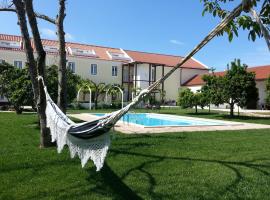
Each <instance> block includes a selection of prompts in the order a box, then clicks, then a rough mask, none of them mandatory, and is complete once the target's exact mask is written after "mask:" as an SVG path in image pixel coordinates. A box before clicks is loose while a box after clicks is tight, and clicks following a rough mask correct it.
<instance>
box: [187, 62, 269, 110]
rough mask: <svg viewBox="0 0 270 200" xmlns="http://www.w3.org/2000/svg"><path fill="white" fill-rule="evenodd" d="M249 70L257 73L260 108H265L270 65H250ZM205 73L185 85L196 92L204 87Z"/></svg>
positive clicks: (223, 73) (221, 74) (222, 73)
mask: <svg viewBox="0 0 270 200" xmlns="http://www.w3.org/2000/svg"><path fill="white" fill-rule="evenodd" d="M247 71H249V72H254V73H255V81H256V87H257V88H258V92H259V100H258V106H257V107H258V108H259V109H261V108H264V107H265V106H264V105H265V98H266V80H267V79H268V78H269V76H270V65H265V66H256V67H249V68H248V69H247ZM225 73H226V72H215V75H216V76H224V75H225ZM202 76H203V74H200V75H195V76H194V77H192V78H191V79H190V80H188V81H186V82H185V83H184V84H183V86H184V87H187V88H190V89H191V90H192V91H193V92H196V91H198V90H200V89H201V88H202V86H203V85H204V81H203V80H202Z"/></svg>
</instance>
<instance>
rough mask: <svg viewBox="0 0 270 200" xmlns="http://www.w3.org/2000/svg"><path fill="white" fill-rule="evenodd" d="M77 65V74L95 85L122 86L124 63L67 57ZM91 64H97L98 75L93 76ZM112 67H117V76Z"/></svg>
mask: <svg viewBox="0 0 270 200" xmlns="http://www.w3.org/2000/svg"><path fill="white" fill-rule="evenodd" d="M49 60H50V59H49ZM67 60H68V62H74V63H75V73H76V74H78V75H79V76H81V77H82V78H83V79H90V80H92V81H93V82H95V83H105V84H120V85H121V84H122V63H120V62H114V61H105V60H97V59H88V58H78V57H67ZM91 64H97V74H96V75H91ZM112 66H117V76H112Z"/></svg>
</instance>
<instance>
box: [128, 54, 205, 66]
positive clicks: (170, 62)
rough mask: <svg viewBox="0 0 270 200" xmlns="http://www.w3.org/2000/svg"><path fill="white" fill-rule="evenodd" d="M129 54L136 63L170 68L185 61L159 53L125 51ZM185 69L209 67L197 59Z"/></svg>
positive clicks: (189, 62)
mask: <svg viewBox="0 0 270 200" xmlns="http://www.w3.org/2000/svg"><path fill="white" fill-rule="evenodd" d="M125 52H127V54H128V55H129V56H130V57H131V58H132V59H133V60H134V62H139V63H151V64H159V65H166V66H169V67H173V66H176V65H177V64H178V63H180V62H181V61H182V59H183V57H181V56H173V55H165V54H157V53H146V52H139V51H131V50H125ZM182 67H183V68H196V69H207V67H206V66H205V65H203V64H201V63H200V62H198V61H197V60H195V59H193V58H192V59H190V60H188V61H187V62H186V63H185V64H184V65H183V66H182Z"/></svg>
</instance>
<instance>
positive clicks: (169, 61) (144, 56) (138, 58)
mask: <svg viewBox="0 0 270 200" xmlns="http://www.w3.org/2000/svg"><path fill="white" fill-rule="evenodd" d="M0 40H7V41H17V42H19V41H22V37H21V36H15V35H7V34H0ZM42 44H43V45H44V46H49V47H50V46H52V47H58V41H56V40H47V39H42ZM32 46H33V48H34V44H33V41H32ZM66 47H67V48H68V47H70V48H76V49H80V50H90V51H92V50H94V52H95V53H96V55H97V57H94V58H95V59H102V60H111V57H110V56H109V55H108V53H107V52H112V53H123V50H121V49H120V48H111V47H102V46H95V45H87V44H79V43H73V42H66ZM0 49H4V50H6V49H7V48H3V47H0ZM9 50H16V51H23V49H22V48H21V49H9ZM124 52H125V53H126V54H127V55H128V56H129V57H130V58H131V59H132V60H133V61H134V62H141V63H151V64H159V65H166V66H169V67H172V66H175V65H176V64H178V63H179V62H181V60H182V59H183V57H181V56H173V55H165V54H157V53H146V52H139V51H131V50H124ZM47 53H48V54H57V53H56V52H47ZM68 56H76V57H86V58H87V57H89V58H93V57H91V56H87V55H71V54H69V53H68ZM117 61H119V62H123V63H127V62H129V61H128V60H117ZM182 67H183V68H195V69H205V70H206V69H207V67H206V66H205V65H203V64H202V63H200V62H199V61H197V60H195V59H194V58H192V59H190V60H188V61H187V62H186V63H185V64H184V65H183V66H182Z"/></svg>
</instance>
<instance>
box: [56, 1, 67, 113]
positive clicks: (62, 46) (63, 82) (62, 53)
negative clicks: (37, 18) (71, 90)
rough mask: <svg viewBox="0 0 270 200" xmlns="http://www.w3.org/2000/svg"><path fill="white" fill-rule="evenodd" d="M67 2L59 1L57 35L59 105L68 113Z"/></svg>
mask: <svg viewBox="0 0 270 200" xmlns="http://www.w3.org/2000/svg"><path fill="white" fill-rule="evenodd" d="M65 9H66V7H65V0H59V13H58V17H57V19H56V25H57V35H58V41H59V66H58V98H57V105H58V107H59V108H60V109H61V110H62V111H63V113H66V108H67V75H66V74H67V73H66V71H67V68H66V42H65V32H64V19H65V16H66V14H65Z"/></svg>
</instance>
